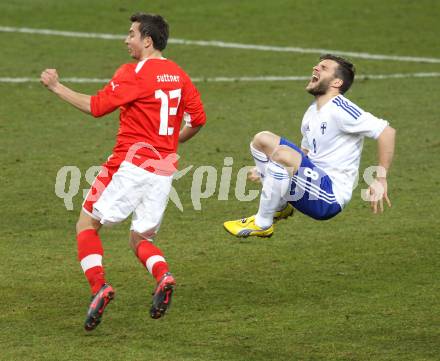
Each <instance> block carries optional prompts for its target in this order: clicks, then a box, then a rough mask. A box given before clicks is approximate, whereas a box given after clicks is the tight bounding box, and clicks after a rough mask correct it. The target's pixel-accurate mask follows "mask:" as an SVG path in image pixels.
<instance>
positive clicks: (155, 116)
mask: <svg viewBox="0 0 440 361" xmlns="http://www.w3.org/2000/svg"><path fill="white" fill-rule="evenodd" d="M90 107H91V113H92V115H93V116H95V117H100V116H103V115H105V114H108V113H110V112H113V111H114V110H116V108H118V107H119V109H120V116H119V122H120V125H119V131H118V135H117V139H116V145H115V147H114V149H113V153H114V155H115V156H118V157H121V158H124V157H125V155H126V154H127V152H128V151H129V149H130V147H132V146H133V145H135V144H138V146H137V147H136V148H138V149H137V150H136V156H135V157H136V159H138V161H136V160H135V159H134V161H133V163H135V164H137V165H139V163H141V160H145V159H165V158H166V157H167V156H169V155H170V154H175V153H176V152H177V147H178V140H179V131H180V127H181V123H182V119H184V120H185V122H186V125H188V126H191V127H197V126H201V125H204V124H205V122H206V114H205V112H204V109H203V104H202V101H201V99H200V94H199V92H198V91H197V89H196V87H195V86H194V84H193V83H192V82H191V80H190V78H189V76H188V75H187V74H186V73H185V72H184V71H183V70H182V69H181V68H180V67H179V66H178V65H177V64H176V63H174V62H172V61H170V60H168V59H165V58H161V59H147V60H143V61H141V62H139V63H137V64H124V65H122V66H121V67H120V68H119V69H118V70H117V71H116V72H115V75H114V76H113V78H112V79H111V81H110V82H109V83H108V84H107V85H106V86H105V87H104V88H103V89H102V90H100V91H99V92H98V93H97V94H96V95H94V96H92V97H91V104H90ZM132 150H133V148H132Z"/></svg>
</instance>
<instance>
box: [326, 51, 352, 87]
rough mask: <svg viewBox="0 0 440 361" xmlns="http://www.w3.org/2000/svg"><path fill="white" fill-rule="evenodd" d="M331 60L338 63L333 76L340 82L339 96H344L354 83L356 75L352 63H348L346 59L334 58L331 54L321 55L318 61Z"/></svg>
mask: <svg viewBox="0 0 440 361" xmlns="http://www.w3.org/2000/svg"><path fill="white" fill-rule="evenodd" d="M326 59H329V60H333V61H335V62H337V63H338V67H337V68H336V71H335V75H336V78H338V79H341V80H342V86H341V88H340V92H341V94H344V93H345V92H346V91H347V90H348V89H350V87H351V84H353V81H354V74H355V73H356V69H355V67H354V65H353V64H352V63H350V62H349V61H348V60H347V59H344V58H342V57H340V56H336V55H333V54H325V55H322V56H321V57H320V58H319V60H320V61H322V60H326Z"/></svg>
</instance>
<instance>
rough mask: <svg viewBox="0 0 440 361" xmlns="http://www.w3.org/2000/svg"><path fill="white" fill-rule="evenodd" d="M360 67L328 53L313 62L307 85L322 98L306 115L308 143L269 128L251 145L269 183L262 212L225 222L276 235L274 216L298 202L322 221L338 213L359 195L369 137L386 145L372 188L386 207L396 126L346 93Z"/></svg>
mask: <svg viewBox="0 0 440 361" xmlns="http://www.w3.org/2000/svg"><path fill="white" fill-rule="evenodd" d="M354 74H355V69H354V66H353V64H351V63H350V62H349V61H347V60H346V59H343V58H341V57H338V56H335V55H331V54H327V55H324V56H322V57H321V58H320V61H319V63H318V64H317V65H316V66H315V67H314V68H313V74H312V78H311V80H310V82H309V83H308V85H307V87H306V90H307V91H308V92H309V93H310V94H312V95H313V96H314V97H315V100H314V101H313V103H312V104H311V105H310V107H309V108H308V109H307V111H306V113H305V114H304V117H303V120H302V125H301V134H302V136H303V137H302V141H301V147H297V146H296V145H295V144H293V143H292V142H290V141H289V140H287V139H285V138H282V137H280V136H278V135H276V134H273V133H271V132H268V131H264V132H260V133H258V134H256V135H255V137H254V139H253V140H252V142H251V144H250V149H251V153H252V156H253V158H254V160H255V164H256V167H255V168H254V169H253V170H252V171H251V172H250V174H249V178H250V179H251V180H254V181H255V180H260V179H261V181H262V183H263V189H262V194H261V197H260V206H259V209H258V212H257V214H256V215H254V216H251V217H248V218H243V219H240V220H235V221H228V222H225V223H224V227H225V229H226V230H227V231H228V232H229V233H231V234H233V235H235V236H237V237H247V236H258V237H270V236H272V234H273V231H274V227H273V223H274V222H275V221H277V220H280V219H285V218H287V217H289V216H291V215H292V214H293V211H294V208H295V209H297V210H298V211H300V212H302V213H304V214H306V215H308V216H310V217H312V218H314V219H317V220H326V219H330V218H332V217H334V216H336V215H337V214H338V213H339V212H341V210H342V209H343V208H344V207H345V206H346V205H347V203H348V202H349V201H350V199H351V195H352V191H353V185H354V183H355V181H356V177H357V174H358V169H359V162H360V158H361V153H362V146H363V141H364V137H369V138H374V139H376V140H377V144H378V147H377V149H378V165H379V167H378V168H377V169H378V171H377V174H376V178H375V179H374V182H373V183H372V184H371V185H370V187H369V197H370V205H371V209H372V211H373V212H374V213H377V212H378V211H380V212H383V201H384V200H385V201H386V202H387V204H388V206H391V202H390V200H389V198H388V195H387V188H388V185H387V172H388V169H389V167H390V165H391V162H392V159H393V154H394V141H395V130H394V129H393V128H391V127H390V126H389V125H388V122H387V121H385V120H382V119H379V118H376V117H375V116H374V115H372V114H370V113H368V112H366V111H364V110H362V109H361V108H359V107H358V106H357V105H355V104H354V103H353V102H351V101H350V100H348V99H347V98H346V97H345V96H344V95H343V94H344V93H345V92H346V91H347V90H348V89H349V88H350V86H351V84H352V83H353V80H354Z"/></svg>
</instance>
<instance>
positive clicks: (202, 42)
mask: <svg viewBox="0 0 440 361" xmlns="http://www.w3.org/2000/svg"><path fill="white" fill-rule="evenodd" d="M0 32H9V33H25V34H40V35H57V36H67V37H75V38H94V39H106V40H115V39H116V40H122V39H124V38H125V35H117V34H103V33H85V32H77V31H62V30H50V29H31V28H16V27H10V26H0ZM168 42H169V43H170V44H180V45H196V46H212V47H218V48H230V49H244V50H259V51H273V52H287V53H301V54H319V55H320V54H325V53H331V54H338V55H343V56H348V57H351V58H360V59H368V60H392V61H400V62H416V63H440V58H427V57H414V56H401V55H384V54H371V53H358V52H352V51H341V50H330V49H319V48H300V47H291V46H270V45H255V44H241V43H226V42H223V41H216V40H185V39H176V38H171V39H169V40H168Z"/></svg>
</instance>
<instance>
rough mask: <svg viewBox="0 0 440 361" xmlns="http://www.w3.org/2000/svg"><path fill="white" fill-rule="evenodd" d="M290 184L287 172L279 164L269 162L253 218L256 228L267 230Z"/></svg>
mask: <svg viewBox="0 0 440 361" xmlns="http://www.w3.org/2000/svg"><path fill="white" fill-rule="evenodd" d="M290 183H291V178H290V176H289V173H287V170H286V169H285V168H284V167H283V166H282V165H281V164H278V163H276V162H273V161H271V160H270V161H269V163H268V165H267V168H266V177H265V178H264V180H263V189H262V191H261V197H260V207H259V208H258V213H257V215H256V216H255V224H256V225H257V226H259V227H261V228H267V227H270V226H271V225H272V223H273V215H274V213H275V212H276V211H278V210H279V208H280V204H282V203H283V198H284V197H285V196H286V194H287V192H288V191H289V189H290Z"/></svg>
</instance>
